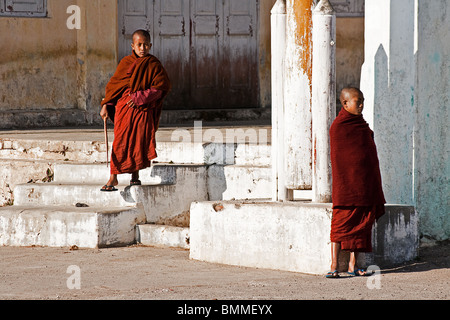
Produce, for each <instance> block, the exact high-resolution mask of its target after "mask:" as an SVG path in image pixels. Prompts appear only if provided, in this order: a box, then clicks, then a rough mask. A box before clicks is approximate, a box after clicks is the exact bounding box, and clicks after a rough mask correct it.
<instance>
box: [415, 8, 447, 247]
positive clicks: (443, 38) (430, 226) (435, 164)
mask: <svg viewBox="0 0 450 320" xmlns="http://www.w3.org/2000/svg"><path fill="white" fill-rule="evenodd" d="M417 5H418V8H417V16H418V18H417V20H418V28H417V29H418V39H417V42H418V45H417V53H416V56H417V69H416V70H417V75H416V76H417V80H416V94H415V106H416V108H415V114H416V122H415V159H414V160H415V170H414V173H415V176H414V178H415V179H414V180H415V191H416V199H415V200H416V207H417V210H418V211H419V213H420V225H421V232H422V234H423V235H425V236H429V237H432V238H436V239H438V240H444V239H449V238H450V183H449V177H450V161H449V153H450V144H449V139H448V127H449V107H450V1H448V0H432V1H431V0H428V1H418V4H417Z"/></svg>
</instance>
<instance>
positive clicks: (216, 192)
mask: <svg viewBox="0 0 450 320" xmlns="http://www.w3.org/2000/svg"><path fill="white" fill-rule="evenodd" d="M271 175H272V169H271V167H267V166H249V165H231V166H229V165H214V166H210V167H209V168H208V193H209V199H210V200H234V199H269V198H271V197H272V195H271V180H272V177H271Z"/></svg>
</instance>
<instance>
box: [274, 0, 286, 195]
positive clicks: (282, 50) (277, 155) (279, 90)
mask: <svg viewBox="0 0 450 320" xmlns="http://www.w3.org/2000/svg"><path fill="white" fill-rule="evenodd" d="M271 28H272V29H271V32H272V36H271V38H272V40H271V41H272V44H271V46H272V185H273V187H272V200H273V201H284V200H285V199H286V187H285V182H284V176H285V167H284V162H285V157H284V154H285V151H284V134H283V130H284V125H283V123H284V74H285V72H284V67H285V54H286V0H278V1H277V2H276V3H275V5H274V6H273V8H272V11H271Z"/></svg>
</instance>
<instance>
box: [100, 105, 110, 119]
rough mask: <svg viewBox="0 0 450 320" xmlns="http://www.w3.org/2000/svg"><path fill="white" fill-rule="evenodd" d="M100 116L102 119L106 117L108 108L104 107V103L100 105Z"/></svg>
mask: <svg viewBox="0 0 450 320" xmlns="http://www.w3.org/2000/svg"><path fill="white" fill-rule="evenodd" d="M100 117H102V119H103V120H105V119H108V117H109V115H108V109H107V107H106V104H104V105H103V106H102V110H101V111H100Z"/></svg>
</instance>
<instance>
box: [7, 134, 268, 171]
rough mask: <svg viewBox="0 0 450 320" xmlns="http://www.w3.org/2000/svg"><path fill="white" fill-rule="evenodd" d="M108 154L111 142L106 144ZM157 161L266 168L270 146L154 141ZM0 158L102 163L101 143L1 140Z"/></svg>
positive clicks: (103, 151)
mask: <svg viewBox="0 0 450 320" xmlns="http://www.w3.org/2000/svg"><path fill="white" fill-rule="evenodd" d="M109 145H110V147H109V154H110V153H111V148H112V143H111V142H110V143H109ZM156 150H157V153H158V158H157V159H155V160H156V161H158V162H163V163H180V164H183V163H185V164H215V163H217V164H240V165H244V164H246V165H270V157H271V154H270V145H268V144H248V143H247V144H246V143H229V144H227V143H214V142H205V143H203V142H183V141H181V142H178V141H158V143H157V148H156ZM0 159H7V160H19V159H21V160H45V161H49V162H52V163H55V162H75V163H106V145H105V143H104V142H103V141H83V140H81V141H66V140H62V139H61V140H59V139H56V140H48V139H44V138H43V139H36V138H35V139H25V138H1V139H0Z"/></svg>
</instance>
